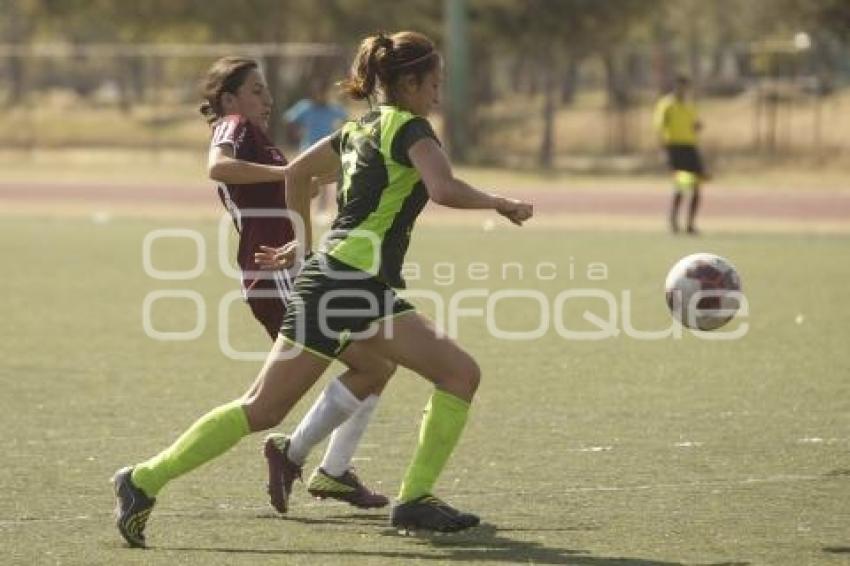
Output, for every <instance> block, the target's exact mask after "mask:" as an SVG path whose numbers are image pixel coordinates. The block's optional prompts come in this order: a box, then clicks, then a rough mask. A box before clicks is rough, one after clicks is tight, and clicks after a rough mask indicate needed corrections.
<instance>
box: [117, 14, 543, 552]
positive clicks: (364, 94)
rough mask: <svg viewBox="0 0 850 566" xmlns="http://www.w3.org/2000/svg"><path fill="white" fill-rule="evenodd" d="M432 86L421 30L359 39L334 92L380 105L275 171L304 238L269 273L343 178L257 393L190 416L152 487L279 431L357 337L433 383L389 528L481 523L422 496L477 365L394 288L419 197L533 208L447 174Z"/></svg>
mask: <svg viewBox="0 0 850 566" xmlns="http://www.w3.org/2000/svg"><path fill="white" fill-rule="evenodd" d="M440 78H441V58H440V55H439V54H438V53H437V51H436V49H435V48H434V44H433V43H432V42H431V40H430V39H428V38H427V37H426V36H424V35H422V34H419V33H415V32H409V31H407V32H399V33H396V34H393V35H392V36H388V35H384V34H378V35H375V36H371V37H368V38H366V39H364V40H363V42H362V43H361V45H360V48H359V51H358V53H357V55H356V57H355V60H354V62H353V64H352V69H351V73H350V76H349V78H348V80H347V81H346V82H345V84H344V89H345V91H346V93H347V94H349V95H350V96H351V97H352V98H354V99H359V100H362V99H370V101H371V99H372V97H374V96H377V99H378V102H379V104H378V106H377V107H375V108H373V109H371V110H370V111H369V112H367V113H366V114H365V115H364V116H362V117H361V118H360V119H358V120H356V121H352V122H348V123H346V124H345V125H344V126H343V128H342V129H341V130H340V131H339V132H337V133H336V134H334V135H332V136H330V137H328V138H325V139H324V140H321V141H320V142H318V143H316V144H315V145H314V146H313V147H311V148H310V149H309V150H307V151H306V152H305V153H303V154H302V155H301V156H299V157H298V158H297V159H296V160H295V161H294V162H292V163H291V164H290V165H288V166H286V173H285V175H286V184H287V191H286V205H287V208H289V209H290V210H291V211H293V212H295V213H298V214H300V215H301V216H302V218H303V220H304V225H305V233H304V235H303V241H302V242H300V244H301V245H300V246H299V247H298V249H296V248H294V247H292V246H289V247H285V248H281V249H275V248H265V249H264V251H262V252H260V253H258V254H257V256H256V257H257V262H258V263H259V264H261V265H264V266H265V267H267V268H270V269H280V268H286V267H288V266H290V265H292V264H293V263H294V262H295V260H296V257H295V256H296V252H299V253H300V254H303V255H305V256H306V255H309V252H310V251H311V249H312V237H311V229H310V218H309V201H310V182H311V180H313V179H315V178H317V177H318V178H326V177H327V176H328V175H331V174H333V173H334V172H339V171H341V176H342V185H341V188H340V191H339V196H338V204H339V214H338V216H337V218H336V220H335V221H334V223H333V226H332V229H331V232H330V236H329V237H328V238H326V240H325V242H324V245H323V247H322V249H321V250H320V251H318V252H317V253H315V254H312V255H310V256H309V257H308V258H307V259H306V261H305V264H304V267H303V269H302V271H301V272H300V274H299V275H298V278H297V279H296V281H295V286H294V289H293V292H292V298H291V301H290V305H289V308H288V309H287V312H286V316H285V318H284V322H283V325H282V327H281V332H280V335H279V337H278V339H277V341H276V342H275V345H274V347H273V349H272V351H271V352H270V354H269V357H268V359H267V360H266V363H265V365H264V366H263V368H262V370H261V371H260V374H259V376H258V377H257V381H256V382H255V386H254V387H252V388H251V389H250V390H249V391H248V393H246V394H245V395H244V396H243V397H242V398H240V399H237V400H235V401H232V402H231V403H228V404H225V405H222V406H220V407H218V408H216V409H213V410H212V411H211V412H209V413H207V414H206V415H204V416H203V417H201V418H200V419H199V420H198V421H196V422H195V423H194V424H193V425H192V426H191V427H190V428H189V429H188V430H187V431H186V432H185V433H184V434H183V435H182V436H181V437H180V438H178V439H177V441H176V442H175V443H174V444H173V445H172V446H170V447H169V448H167V449H166V450H164V451H163V452H162V453H160V454H159V455H157V456H155V457H154V458H152V459H151V460H149V461H148V462H146V463H144V466H145V469H146V473H147V474H149V475H151V476H153V477H155V478H156V482H155V483H156V484H157V486H162V485H165V483H167V482H168V481H170V480H172V479H174V478H176V477H178V476H180V475H182V474H184V473H186V472H188V471H190V470H192V469H194V468H195V467H197V466H199V465H201V464H203V463H204V462H207V461H209V460H211V459H213V458H215V457H216V456H218V455H220V454H222V453H224V452H225V451H227V450H228V449H230V448H231V447H232V446H234V445H235V444H236V443H237V442H238V441H239V440H240V439H241V438H242V437H243V436H246V435H248V434H250V433H251V432H257V431H260V430H265V429H268V428H271V427H274V426H277V424H278V423H280V421H281V420H282V419H283V418H284V417H285V416H286V414H287V413H288V412H289V411H290V410H291V408H292V407H293V406H294V405H295V403H297V402H298V400H299V399H300V398H301V397H302V396H303V395H304V393H305V392H306V391H307V390H308V389H309V388H310V387H311V386H312V385H313V384H314V383H315V382H316V380H317V379H318V378H319V376H320V375H321V374H322V373H323V372H324V370H325V368H327V366H328V365H329V364H330V363H331V361H333V360H334V359H336V358H337V357H338V356H339V355H340V353H341V352H342V351H343V350H344V349H345V348H346V347H347V346H348V345H349V344H350V343H351V342H352V341H356V342H359V344H358V345H362V346H364V347H367V348H368V349H370V350H371V351H372V352H374V353H375V354H377V355H380V356H382V357H384V358H387V359H389V360H392V361H393V362H396V363H398V364H400V365H402V366H404V367H407V368H409V369H411V370H413V371H415V372H416V373H418V374H420V375H421V376H423V377H424V378H425V379H427V380H429V381H431V382H432V383H433V384H434V385H435V389H434V392H433V394H432V396H431V398H430V400H429V401H428V404H427V406H426V410H425V414H424V417H423V420H422V426H421V430H420V434H419V441H418V444H417V446H416V449H415V451H414V454H413V458H412V460H411V462H410V464H409V466H408V468H407V471H406V473H405V475H404V479H403V481H402V485H401V489H400V492H399V495H398V498H397V502H396V503H395V504H394V505H393V509H392V512H391V516H390V522H391V524H392V525H393V526H395V527H397V528H403V529H426V530H438V531H457V530H462V529H465V528H468V527H471V526H474V525H477V524H478V522H479V518H478V517H477V516H475V515H473V514H471V513H464V512H461V511H459V510H457V509H455V508H453V507H451V506H450V505H448V504H447V503H445V502H443V501H441V500H440V499H438V498H437V497H435V496H434V495H433V493H432V491H433V487H434V484H435V483H436V480H437V478H438V477H439V475H440V473H441V472H442V470H443V468H444V466H445V464H446V462H447V461H448V458H449V456H450V455H451V453H452V451H453V450H454V447H455V445H456V444H457V441H458V439H459V438H460V435H461V432H462V431H463V428H464V425H465V423H466V419H467V413H468V411H469V405H470V402H471V401H472V398H473V396H474V394H475V391H476V389H477V387H478V383H479V380H480V370H479V367H478V365H477V363H476V362H475V360H474V359H473V358H472V357H471V356H470V355H469V354H467V353H466V352H465V351H464V350H462V349H461V348H460V347H459V346H458V345H457V344H456V343H455V342H454V341H453V340H451V339H450V338H448V337H446V336H445V335H443V334H442V333H440V332H438V331H437V330H436V329H435V328H434V326H433V325H432V324H431V323H430V322H429V321H428V320H427V319H426V318H425V317H424V316H422V315H420V314H418V313H416V311H415V310H414V308H413V306H412V305H410V304H409V303H407V302H406V301H404V300H403V299H401V298H400V297H398V296H397V295H396V293H395V291H394V288H399V287H403V286H404V281H403V280H402V278H401V266H402V263H403V261H404V256H405V253H406V251H407V247H408V244H409V241H410V233H411V231H412V229H413V224H414V222H415V219H416V217H417V216H418V215H419V213H420V212H421V210H422V208H423V207H424V206H425V204H426V203H427V201H428V200H429V198H430V199H431V200H433V201H434V202H436V203H437V204H441V205H443V206H447V207H451V208H461V209H492V210H495V211H496V212H498V213H499V214H501V215H503V216H505V217H506V218H508V219H509V220H510V221H511V222H513V223H515V224H518V225H520V224H522V223H523V222H524V221H526V220H528V219H529V218H531V216H532V206H531V205H530V204H527V203H524V202H520V201H517V200H513V199H506V198H503V197H499V196H495V195H492V194H488V193H485V192H482V191H479V190H477V189H475V188H473V187H471V186H469V185H468V184H466V183H464V182H463V181H460V180H459V179H456V178H455V177H454V175H453V173H452V169H451V166H450V164H449V162H448V159H447V158H446V155H445V153H444V152H443V150H442V149H441V147H440V144H439V143H438V141H437V139H436V136H435V135H434V133H433V130H432V129H431V126H430V124H429V123H428V121H427V119H426V117H427V116H428V114H429V113H430V112H431V110H432V109H433V107H434V106H435V105H436V104H437V103H438V102H439V92H440ZM124 478H126V481H125V482H124V484H123V485H119V486H118V490H117V493H118V494H119V496H118V499H119V506H118V507H119V527H120V526H121V525H122V524H124V525H129V526H131V527H132V533H131V534H132V535H133V536H134V537H135V540H141V542H142V543H143V542H144V536H143V531H144V525H145V521H146V520H147V517H148V515H149V513H150V510H151V508H152V507H153V500H152V499H150V497H149V496H152V494H149V493H147V494H146V493H145V492H144V490H143V489H138V488H139V487H143V486H135V485H134V484H133V482H132V481H131V478H130V476H124ZM137 499H139V500H141V501H142V502H141V503H137V501H136V500H137ZM125 530H126V529H125ZM122 534H123V535H124V536H125V538H127V535H126V534H125V532H124V531H122ZM128 541H129V542H131V544H132V543H133V540H131V539H129V538H128Z"/></svg>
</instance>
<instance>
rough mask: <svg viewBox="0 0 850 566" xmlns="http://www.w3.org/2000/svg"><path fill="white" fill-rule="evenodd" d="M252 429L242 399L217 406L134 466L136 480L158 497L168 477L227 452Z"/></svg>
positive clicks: (141, 487)
mask: <svg viewBox="0 0 850 566" xmlns="http://www.w3.org/2000/svg"><path fill="white" fill-rule="evenodd" d="M249 432H250V429H249V427H248V419H247V418H246V416H245V411H244V410H243V409H242V402H241V401H240V400H237V401H233V402H231V403H228V404H226V405H222V406H220V407H217V408H215V409H213V410H212V411H210V412H209V413H207V414H206V415H204V416H203V417H201V418H200V419H198V420H197V421H195V423H194V424H192V426H190V427H189V429H188V430H187V431H186V432H184V433H183V434H182V435H181V436H180V438H178V439H177V440H176V441H174V444H172V445H171V446H169V447H168V448H166V449H165V450H163V451H162V452H160V453H159V454H157V455H156V456H154V457H153V458H151V459H150V460H148V461H147V462H142V463H141V464H138V465H137V466H135V467H134V468H133V476H132V478H131V479H132V480H133V484H134V485H135V486H136V487H138V488H139V489H141V490H142V491H144V492H145V493H146V494H147V495H148V497H156V494H157V493H159V490H160V489H162V487H163V486H164V485H165V484H166V483H168V482H169V481H171V480H173V479H175V478H177V477H179V476H181V475H183V474H185V473H186V472H189V471H192V470H194V469H195V468H197V467H198V466H200V465H201V464H203V463H205V462H209V461H210V460H212V459H213V458H215V457H216V456H219V455H221V454H223V453H225V452H227V451H228V450H229V449H230V448H232V447H233V446H235V445H236V443H237V442H239V440H241V439H242V437H243V436H245V435H247V434H248V433H249Z"/></svg>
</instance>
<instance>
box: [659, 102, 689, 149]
mask: <svg viewBox="0 0 850 566" xmlns="http://www.w3.org/2000/svg"><path fill="white" fill-rule="evenodd" d="M653 123H654V125H655V129H656V130H657V131H658V132H659V133H660V134H661V138H662V139H663V140H664V143H665V144H668V145H696V143H697V130H696V123H697V110H696V107H695V106H694V105H693V104H692V103H690V102H687V101H682V100H679V99H678V98H676V96H675V95H673V94H668V95H666V96H663V97H661V100H659V101H658V103H657V104H656V105H655V114H654V116H653Z"/></svg>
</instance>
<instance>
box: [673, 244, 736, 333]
mask: <svg viewBox="0 0 850 566" xmlns="http://www.w3.org/2000/svg"><path fill="white" fill-rule="evenodd" d="M664 287H665V292H666V297H667V306H668V307H669V308H670V314H672V315H673V318H674V319H676V320H678V321H679V322H681V323H682V325H684V326H686V327H688V328H694V329H697V330H714V329H716V328H720V327H721V326H723V325H724V324H726V323H727V322H729V321H730V320H732V318H733V317H734V316H735V313H736V312H738V308H739V307H740V306H741V301H740V298H741V279H740V277H738V272H737V270H736V269H735V266H733V265H732V264H731V263H729V261H728V260H726V259H724V258H722V257H720V256H719V255H714V254H709V253H699V254H692V255H689V256H687V257H684V258H682V259H680V260H679V261H678V262H676V265H674V266H673V268H672V269H670V273H668V274H667V280H666V281H665V283H664Z"/></svg>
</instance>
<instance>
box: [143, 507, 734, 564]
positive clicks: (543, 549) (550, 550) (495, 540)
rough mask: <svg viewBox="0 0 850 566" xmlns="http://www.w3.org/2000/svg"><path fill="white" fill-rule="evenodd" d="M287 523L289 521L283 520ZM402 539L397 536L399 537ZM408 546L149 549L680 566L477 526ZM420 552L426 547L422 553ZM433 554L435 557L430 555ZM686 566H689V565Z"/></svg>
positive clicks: (413, 538)
mask: <svg viewBox="0 0 850 566" xmlns="http://www.w3.org/2000/svg"><path fill="white" fill-rule="evenodd" d="M360 517H362V518H363V519H366V521H365V522H367V523H368V524H373V523H374V522H375V519H376V518H379V519H381V522H383V521H384V520H385V516H384V515H360ZM346 519H348V520H346V521H343V520H341V519H338V518H333V519H331V520H330V521H329V520H327V519H322V520H312V519H311V520H299V522H303V523H306V524H313V523H317V524H320V523H343V522H345V523H348V524H350V523H351V521H350V516H346ZM288 520H293V519H292V518H289V519H288ZM511 530H515V531H520V530H522V531H529V532H532V531H538V530H540V531H546V532H552V531H576V530H583V529H582V528H563V529H552V528H549V529H506V531H511ZM380 534H381V535H384V536H393V537H399V535H398V533H397V532H396V531H395V530H394V529H389V528H388V529H385V530H384V531H382V532H381V533H380ZM399 538H402V537H399ZM403 540H409V541H411V542H412V543H413V544H415V545H417V546H419V547H421V548H422V551H418V552H417V551H411V552H404V551H382V550H375V551H364V550H353V549H352V550H338V551H323V550H288V549H262V548H227V547H221V548H204V547H163V546H161V547H152V548H156V549H159V550H170V551H183V552H212V553H221V554H245V555H280V556H298V555H304V556H339V557H340V558H342V557H358V558H386V559H390V560H398V561H401V560H423V561H427V560H440V561H457V562H467V561H482V560H486V561H490V562H505V563H510V564H515V563H534V564H573V565H576V566H684V564H683V563H681V562H668V561H659V560H651V559H646V558H628V557H620V556H610V557H609V556H593V555H592V554H590V552H589V551H586V550H575V549H568V548H557V547H552V546H546V545H544V544H543V543H539V542H529V541H520V540H514V539H511V538H508V537H507V536H504V535H503V534H501V533H500V529H498V528H496V527H494V526H492V525H487V524H484V525H481V526H479V527H476V528H474V529H470V530H469V531H466V532H463V533H454V534H436V533H434V534H428V535H422V536H418V535H417V536H410V537H404V538H403ZM424 547H428V550H426V549H425V548H424ZM435 550H437V551H438V552H434V551H435ZM691 564H692V563H691ZM748 564H749V562H717V563H712V564H703V565H702V566H746V565H748Z"/></svg>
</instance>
